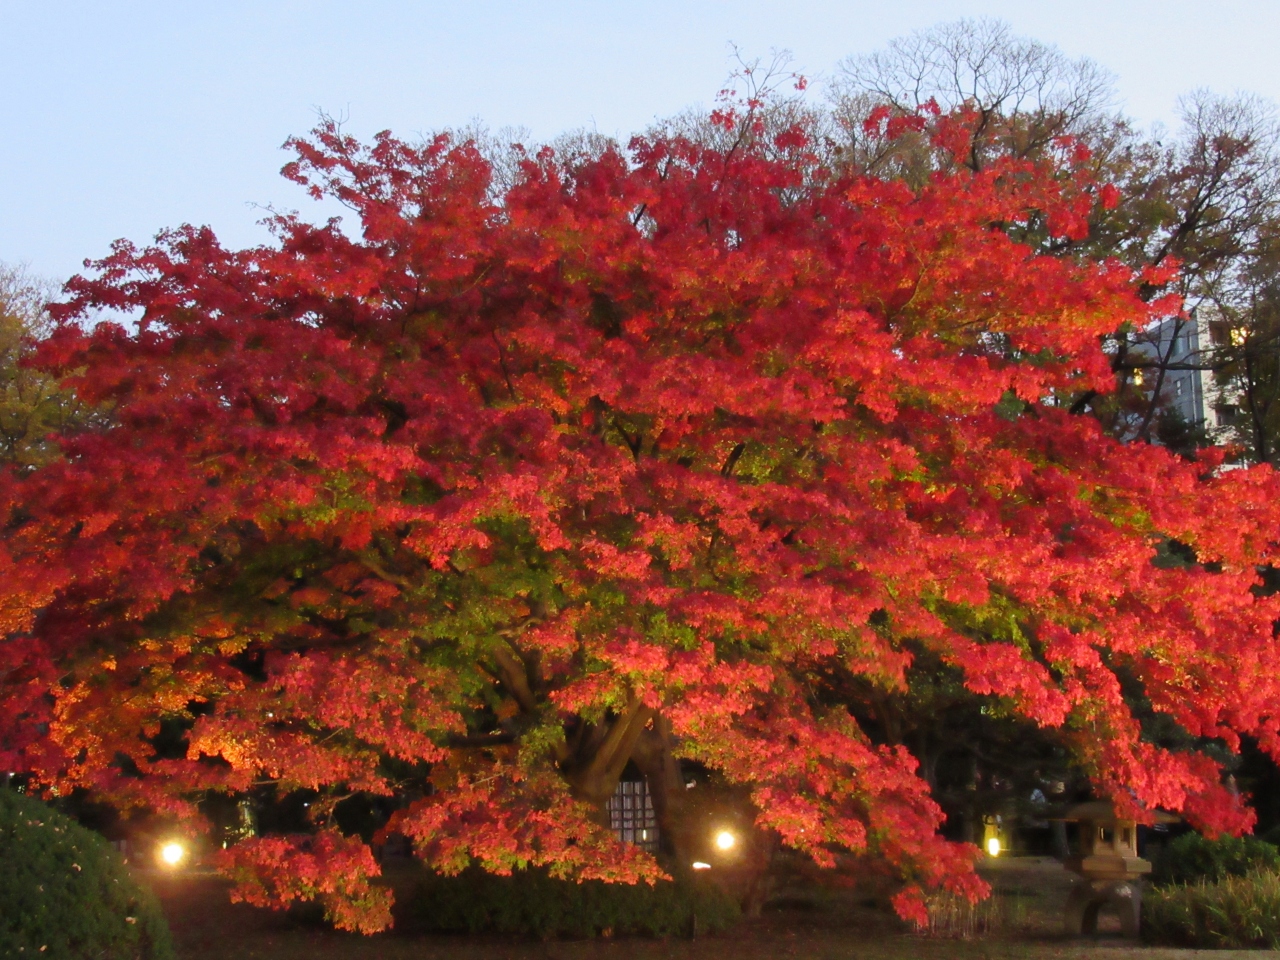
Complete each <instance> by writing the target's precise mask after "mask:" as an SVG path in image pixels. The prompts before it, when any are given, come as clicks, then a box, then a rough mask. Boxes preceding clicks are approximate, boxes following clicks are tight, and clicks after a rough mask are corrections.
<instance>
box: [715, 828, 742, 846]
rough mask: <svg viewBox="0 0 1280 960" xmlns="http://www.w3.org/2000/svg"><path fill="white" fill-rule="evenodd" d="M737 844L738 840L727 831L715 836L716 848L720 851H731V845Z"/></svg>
mask: <svg viewBox="0 0 1280 960" xmlns="http://www.w3.org/2000/svg"><path fill="white" fill-rule="evenodd" d="M737 842H738V838H737V837H735V836H734V835H733V834H732V833H730V832H729V831H728V830H721V831H720V832H719V833H717V834H716V846H717V847H719V848H720V849H721V850H732V849H733V845H734V844H735V843H737Z"/></svg>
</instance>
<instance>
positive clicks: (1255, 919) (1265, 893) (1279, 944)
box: [1142, 871, 1280, 950]
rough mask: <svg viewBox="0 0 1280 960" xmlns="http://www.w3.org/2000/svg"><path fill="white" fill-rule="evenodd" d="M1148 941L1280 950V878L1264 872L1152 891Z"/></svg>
mask: <svg viewBox="0 0 1280 960" xmlns="http://www.w3.org/2000/svg"><path fill="white" fill-rule="evenodd" d="M1142 935H1143V938H1144V939H1146V940H1148V941H1151V942H1152V943H1165V944H1170V945H1173V946H1180V947H1200V948H1209V949H1232V950H1256V949H1264V950H1276V949H1280V875H1277V874H1276V873H1273V872H1270V871H1259V872H1257V873H1250V874H1248V875H1247V876H1243V877H1237V876H1227V877H1224V878H1223V879H1221V880H1218V881H1216V882H1207V881H1201V882H1200V883H1193V884H1185V885H1184V884H1178V885H1174V886H1170V887H1157V888H1155V889H1154V890H1150V891H1148V892H1147V894H1146V896H1145V897H1144V899H1143V901H1142Z"/></svg>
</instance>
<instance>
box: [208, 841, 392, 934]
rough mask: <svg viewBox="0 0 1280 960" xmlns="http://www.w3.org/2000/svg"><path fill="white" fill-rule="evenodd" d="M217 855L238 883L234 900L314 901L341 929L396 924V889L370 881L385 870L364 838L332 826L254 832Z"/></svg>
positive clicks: (265, 903)
mask: <svg viewBox="0 0 1280 960" xmlns="http://www.w3.org/2000/svg"><path fill="white" fill-rule="evenodd" d="M217 860H218V864H219V866H220V867H221V869H222V870H223V871H224V872H225V873H226V874H227V875H228V876H229V877H230V878H231V879H232V880H233V881H234V882H235V886H234V887H233V888H232V891H231V899H232V900H233V901H244V902H245V903H250V904H253V905H254V906H255V907H274V908H275V909H283V908H285V907H287V906H289V905H290V904H292V903H294V902H304V903H305V902H308V901H312V900H315V901H319V902H320V903H321V904H322V905H323V906H324V912H325V919H327V920H329V921H330V922H331V923H333V925H334V926H336V927H337V928H338V929H339V930H353V931H356V932H358V933H376V932H377V931H379V930H385V929H386V928H388V927H389V926H391V891H390V890H387V889H385V888H383V887H374V886H372V885H371V884H370V883H369V880H370V878H372V877H377V876H379V875H381V873H382V870H381V869H380V868H379V866H378V864H377V861H375V860H374V859H373V855H372V854H371V853H370V851H369V848H368V847H367V846H365V845H364V844H363V843H361V842H360V841H359V840H353V839H350V838H348V837H344V836H342V835H341V834H339V833H336V832H335V831H332V830H322V831H320V832H319V833H318V834H316V835H314V836H288V837H285V836H270V837H255V838H252V839H250V840H245V841H243V842H241V843H238V844H236V845H235V846H233V847H231V848H230V849H228V850H223V851H220V852H219V853H218V856H217Z"/></svg>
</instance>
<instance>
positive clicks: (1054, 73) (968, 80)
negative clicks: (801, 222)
mask: <svg viewBox="0 0 1280 960" xmlns="http://www.w3.org/2000/svg"><path fill="white" fill-rule="evenodd" d="M1113 84H1114V78H1113V77H1112V75H1111V74H1110V73H1109V72H1108V71H1106V70H1105V69H1103V68H1102V67H1101V66H1099V65H1098V64H1097V63H1095V62H1094V61H1092V60H1088V59H1084V58H1082V59H1079V60H1071V59H1069V58H1068V57H1067V56H1066V55H1065V54H1064V53H1062V51H1060V50H1058V48H1056V47H1053V46H1050V45H1048V44H1044V43H1041V42H1040V41H1038V40H1033V39H1029V38H1025V37H1018V36H1015V35H1014V34H1013V33H1012V31H1011V30H1010V28H1009V26H1008V24H1006V23H1002V22H1001V21H998V20H988V19H980V20H969V19H966V20H957V21H954V22H952V23H944V24H941V25H939V26H936V27H932V28H930V29H928V30H920V31H917V32H915V33H913V34H911V35H910V36H906V37H900V38H898V39H896V40H892V41H890V43H889V45H888V46H887V47H886V48H885V49H883V50H880V51H877V52H875V53H870V54H862V55H858V56H851V57H848V58H846V59H845V60H843V61H841V63H840V66H839V69H838V73H837V76H836V78H835V79H834V81H833V82H832V84H831V88H830V96H831V102H832V111H833V114H834V115H835V118H836V120H837V121H838V122H839V125H840V126H841V127H842V128H843V129H844V131H846V134H847V135H848V136H849V137H850V138H851V140H850V143H849V147H850V149H851V152H852V153H853V154H855V156H856V157H857V160H855V162H858V161H861V164H862V165H870V166H874V164H875V161H876V158H877V155H878V154H879V153H881V151H883V149H884V146H883V145H882V144H876V143H874V142H868V140H867V137H866V134H865V132H864V131H863V130H862V121H863V120H864V119H865V118H866V116H867V115H868V114H869V113H870V111H871V110H872V109H874V108H875V107H877V106H881V105H883V106H888V107H890V108H891V109H893V110H895V111H897V112H899V113H913V112H915V111H917V110H918V109H920V108H921V107H922V106H924V105H925V104H928V103H929V102H931V101H932V102H933V103H936V104H937V106H938V107H939V108H940V109H941V110H942V111H943V112H944V113H946V112H950V111H953V110H957V109H959V108H961V107H966V108H968V109H971V110H973V111H974V112H975V114H976V123H975V126H974V138H973V147H972V150H971V152H970V155H969V156H968V157H966V158H964V162H965V163H966V164H967V165H968V166H970V167H972V168H973V169H975V170H976V169H978V168H980V167H981V166H982V165H983V164H984V163H986V162H987V161H988V160H989V158H990V156H991V155H992V154H993V153H1000V154H1011V155H1013V156H1018V157H1023V156H1028V155H1031V154H1033V153H1036V152H1037V151H1040V150H1043V149H1044V148H1045V147H1046V146H1048V145H1049V144H1051V143H1052V142H1053V141H1054V140H1055V139H1056V138H1058V137H1060V136H1062V135H1064V134H1073V135H1080V134H1083V133H1086V132H1087V131H1088V130H1089V129H1090V128H1091V127H1093V126H1095V125H1098V124H1100V123H1101V124H1104V125H1105V124H1106V123H1107V120H1108V111H1109V110H1110V108H1111V106H1112V105H1113V102H1114V100H1115V93H1114V87H1113Z"/></svg>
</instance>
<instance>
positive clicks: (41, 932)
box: [0, 789, 173, 960]
mask: <svg viewBox="0 0 1280 960" xmlns="http://www.w3.org/2000/svg"><path fill="white" fill-rule="evenodd" d="M0 865H2V868H0V956H2V957H39V958H40V960H55V958H56V960H63V958H65V960H169V958H171V957H172V956H173V948H172V946H171V944H170V940H169V927H168V925H167V924H166V923H165V919H164V915H163V914H162V913H161V912H160V906H159V904H158V903H157V902H156V899H155V897H154V896H153V895H152V894H151V893H150V891H148V890H146V889H145V888H144V887H142V886H140V885H139V884H138V883H137V881H135V880H134V879H133V877H132V876H131V875H130V873H129V870H128V868H127V867H126V866H125V865H124V861H123V860H122V859H121V858H120V855H119V854H118V853H117V852H116V851H115V850H114V849H113V848H112V847H111V845H110V844H108V843H107V842H106V841H105V840H104V839H102V837H100V836H98V835H97V834H96V833H93V832H91V831H89V830H86V829H85V828H84V827H82V826H80V825H79V824H78V823H76V822H75V821H73V820H70V819H68V818H67V817H64V816H63V815H62V814H60V813H58V812H57V811H56V810H52V809H50V808H49V807H48V806H47V805H46V804H43V803H41V802H40V801H39V800H36V799H33V798H32V797H28V796H25V795H23V794H21V793H17V792H15V791H13V790H4V789H0Z"/></svg>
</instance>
